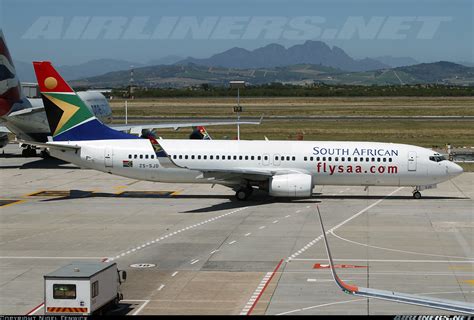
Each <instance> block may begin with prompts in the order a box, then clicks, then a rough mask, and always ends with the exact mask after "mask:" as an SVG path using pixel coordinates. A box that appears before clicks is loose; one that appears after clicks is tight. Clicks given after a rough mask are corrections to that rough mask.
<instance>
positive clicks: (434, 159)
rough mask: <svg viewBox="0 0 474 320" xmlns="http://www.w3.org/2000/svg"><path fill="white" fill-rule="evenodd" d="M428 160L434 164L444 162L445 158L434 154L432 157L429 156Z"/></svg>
mask: <svg viewBox="0 0 474 320" xmlns="http://www.w3.org/2000/svg"><path fill="white" fill-rule="evenodd" d="M430 160H431V161H434V162H440V161H443V160H446V158H445V157H444V156H442V155H439V154H436V155H434V156H431V157H430Z"/></svg>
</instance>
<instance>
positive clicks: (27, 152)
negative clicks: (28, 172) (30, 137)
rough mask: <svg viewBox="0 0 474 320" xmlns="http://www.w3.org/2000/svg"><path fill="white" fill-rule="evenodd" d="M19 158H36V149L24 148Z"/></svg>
mask: <svg viewBox="0 0 474 320" xmlns="http://www.w3.org/2000/svg"><path fill="white" fill-rule="evenodd" d="M21 156H22V157H25V158H29V157H36V156H37V154H36V149H35V148H34V147H32V146H26V147H24V148H23V150H21Z"/></svg>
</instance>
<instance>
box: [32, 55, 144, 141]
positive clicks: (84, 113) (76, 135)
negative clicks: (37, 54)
mask: <svg viewBox="0 0 474 320" xmlns="http://www.w3.org/2000/svg"><path fill="white" fill-rule="evenodd" d="M33 66H34V69H35V72H36V77H37V79H38V84H39V87H40V90H41V97H42V98H43V103H44V109H45V111H46V115H47V118H48V122H49V126H50V129H51V134H52V137H53V141H85V140H110V139H138V138H137V137H136V136H134V135H130V134H126V133H123V132H121V131H116V130H113V129H111V128H109V127H108V126H106V125H104V124H103V123H101V122H100V121H99V119H97V118H96V117H95V116H94V115H93V114H92V112H91V111H90V110H89V108H87V106H86V105H85V103H84V102H83V101H82V100H81V98H80V97H79V96H78V95H77V94H76V93H75V92H74V90H72V89H71V87H70V86H69V85H68V84H67V83H66V81H64V79H63V78H62V77H61V76H60V75H59V73H58V72H57V71H56V70H55V69H54V68H53V66H52V65H51V62H33Z"/></svg>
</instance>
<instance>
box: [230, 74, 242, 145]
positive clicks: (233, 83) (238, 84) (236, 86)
mask: <svg viewBox="0 0 474 320" xmlns="http://www.w3.org/2000/svg"><path fill="white" fill-rule="evenodd" d="M230 87H231V88H232V89H237V106H236V107H234V112H236V113H237V140H240V113H241V112H242V107H241V106H240V89H241V88H245V81H242V80H233V81H230Z"/></svg>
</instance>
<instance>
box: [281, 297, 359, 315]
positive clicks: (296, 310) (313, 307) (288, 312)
mask: <svg viewBox="0 0 474 320" xmlns="http://www.w3.org/2000/svg"><path fill="white" fill-rule="evenodd" d="M364 300H366V299H354V300H348V301H338V302H330V303H324V304H318V305H316V306H311V307H306V308H301V309H295V310H291V311H286V312H282V313H278V314H277V316H282V315H285V314H290V313H295V312H299V311H303V310H310V309H315V308H321V307H327V306H332V305H335V304H343V303H350V302H356V301H364Z"/></svg>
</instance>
